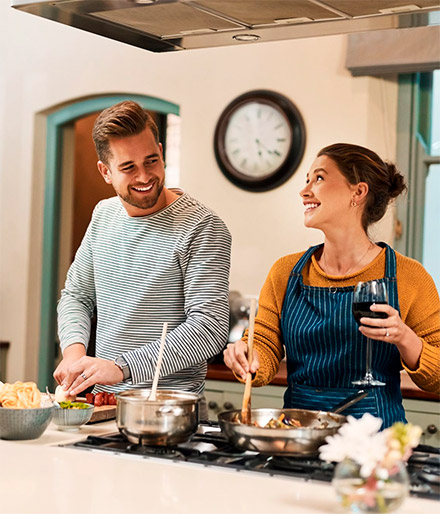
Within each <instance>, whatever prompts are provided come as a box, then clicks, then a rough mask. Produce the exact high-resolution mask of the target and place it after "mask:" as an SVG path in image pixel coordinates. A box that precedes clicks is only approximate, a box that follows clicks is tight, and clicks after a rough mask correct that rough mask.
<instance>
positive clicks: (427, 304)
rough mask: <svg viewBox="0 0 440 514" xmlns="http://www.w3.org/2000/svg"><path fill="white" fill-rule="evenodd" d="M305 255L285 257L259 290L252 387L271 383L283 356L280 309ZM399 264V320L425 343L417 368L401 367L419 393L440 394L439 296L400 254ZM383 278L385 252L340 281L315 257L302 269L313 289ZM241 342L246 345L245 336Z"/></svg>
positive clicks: (412, 262) (430, 282) (423, 272)
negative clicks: (294, 270)
mask: <svg viewBox="0 0 440 514" xmlns="http://www.w3.org/2000/svg"><path fill="white" fill-rule="evenodd" d="M303 254H304V252H301V253H295V254H292V255H287V256H286V257H282V258H281V259H279V260H278V261H276V262H275V264H274V265H273V266H272V268H271V270H270V272H269V275H268V277H267V279H266V281H265V283H264V285H263V288H262V290H261V293H260V299H259V307H258V313H257V317H256V319H255V332H254V349H255V350H256V351H257V352H258V356H259V359H260V368H259V370H258V372H257V374H256V376H255V378H254V380H253V386H257V387H258V386H263V385H266V384H268V383H269V382H270V381H271V380H272V379H273V377H274V376H275V374H276V373H277V371H278V367H279V363H280V361H281V360H282V359H283V357H284V346H283V338H282V334H281V327H280V320H281V310H282V307H283V302H284V296H285V293H286V289H287V282H288V279H289V274H290V272H291V270H292V268H293V267H294V266H295V264H296V263H297V262H298V260H299V259H300V257H301V256H302V255H303ZM396 260H397V263H396V264H397V290H398V295H399V306H400V315H401V318H402V320H403V321H404V322H405V323H406V324H407V325H408V326H409V327H410V328H411V329H412V330H413V331H414V332H415V333H416V334H417V335H418V336H419V338H420V339H421V341H422V343H423V348H422V353H421V355H420V361H419V367H418V368H417V369H416V370H411V369H408V368H407V367H406V366H405V363H404V362H402V366H403V367H404V368H405V370H406V371H407V372H408V374H409V376H410V377H411V378H412V380H413V382H414V383H415V384H417V385H418V386H419V387H420V388H421V389H424V390H425V391H430V392H440V300H439V295H438V292H437V289H436V287H435V284H434V281H433V280H432V278H431V276H430V275H429V274H428V273H427V271H426V270H425V269H424V268H423V266H422V265H421V264H420V263H419V262H417V261H415V260H413V259H410V258H408V257H405V256H403V255H401V254H399V253H397V252H396ZM384 274H385V249H383V250H382V252H380V253H379V255H378V256H377V257H376V258H375V259H374V260H373V261H372V262H371V263H370V264H368V265H367V266H366V267H365V268H363V269H362V270H360V271H358V272H357V273H355V274H351V275H347V276H341V277H334V276H329V275H326V274H325V273H324V272H323V271H322V270H321V268H320V267H319V265H318V263H317V261H316V258H315V255H313V256H312V258H311V260H310V261H309V262H308V263H307V264H306V265H305V267H304V269H303V281H304V284H306V285H310V286H314V287H330V286H333V287H346V286H354V285H355V284H356V283H357V282H359V281H367V280H374V279H377V278H382V277H383V276H384ZM243 339H244V340H245V341H247V331H246V333H245V335H244V337H243Z"/></svg>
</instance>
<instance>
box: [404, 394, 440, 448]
mask: <svg viewBox="0 0 440 514" xmlns="http://www.w3.org/2000/svg"><path fill="white" fill-rule="evenodd" d="M403 406H404V407H405V412H406V419H407V420H408V422H409V423H413V424H414V425H419V426H421V427H422V429H423V435H422V438H421V440H420V442H421V443H423V444H429V445H430V446H436V447H439V446H440V403H439V402H436V401H427V400H413V399H409V398H408V399H404V400H403Z"/></svg>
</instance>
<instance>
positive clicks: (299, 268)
mask: <svg viewBox="0 0 440 514" xmlns="http://www.w3.org/2000/svg"><path fill="white" fill-rule="evenodd" d="M323 246H324V244H322V243H321V244H319V245H315V246H311V247H310V248H309V249H308V250H307V251H306V252H305V253H304V255H303V256H302V257H301V258H300V260H299V261H298V262H297V263H296V264H295V266H294V267H293V269H292V271H291V272H290V274H291V275H300V274H301V273H302V270H303V268H304V266H305V265H306V263H307V261H308V260H309V259H310V257H311V256H312V254H313V253H314V252H315V251H316V250H317V249H318V248H322V247H323Z"/></svg>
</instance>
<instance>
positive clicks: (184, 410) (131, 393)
mask: <svg viewBox="0 0 440 514" xmlns="http://www.w3.org/2000/svg"><path fill="white" fill-rule="evenodd" d="M150 393H151V391H150V390H149V389H131V390H128V391H124V392H122V393H119V394H118V395H117V396H116V399H117V407H116V424H117V426H118V428H119V431H120V432H121V433H122V434H123V435H124V436H125V437H126V438H127V439H128V440H129V441H130V442H132V443H135V444H144V445H152V446H153V445H154V446H173V445H176V444H178V443H181V442H183V441H186V440H187V439H189V438H190V437H191V435H192V434H193V433H194V432H195V431H196V430H197V424H198V420H199V402H200V400H201V399H202V397H201V396H200V395H197V394H194V393H187V392H182V391H165V390H162V391H157V400H156V401H154V402H150V401H149V400H148V398H149V396H150Z"/></svg>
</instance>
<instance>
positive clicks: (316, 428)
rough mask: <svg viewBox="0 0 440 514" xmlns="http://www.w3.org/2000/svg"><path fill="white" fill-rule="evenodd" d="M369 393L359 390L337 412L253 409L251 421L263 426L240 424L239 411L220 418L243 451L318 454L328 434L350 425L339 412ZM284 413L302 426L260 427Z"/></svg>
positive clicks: (274, 453)
mask: <svg viewBox="0 0 440 514" xmlns="http://www.w3.org/2000/svg"><path fill="white" fill-rule="evenodd" d="M367 394H368V392H366V391H363V390H361V391H358V392H357V393H355V394H354V395H352V396H350V397H349V398H347V399H346V400H344V401H343V402H341V403H340V404H339V405H338V406H337V407H335V408H334V410H333V412H327V411H313V410H305V409H252V410H251V419H252V421H256V422H257V423H258V425H260V426H259V427H256V426H253V425H244V424H242V423H240V422H239V421H237V419H240V418H241V411H239V410H233V411H229V412H222V413H221V414H219V415H218V420H219V423H220V427H221V429H222V432H223V433H224V434H225V436H226V437H227V438H228V440H229V441H230V442H231V443H232V444H233V445H234V446H235V447H237V448H239V449H241V450H252V451H257V452H259V453H269V454H271V455H277V454H281V455H314V454H316V453H317V451H318V448H319V447H320V446H321V445H322V444H323V443H324V442H325V438H326V437H327V436H328V435H334V434H335V433H336V432H337V431H338V430H339V428H340V427H341V425H342V424H343V423H345V422H346V417H345V416H343V415H341V414H337V413H336V412H341V411H343V410H344V409H346V408H348V407H349V406H351V405H353V404H354V403H356V402H358V401H359V400H361V399H362V398H365V396H367ZM281 414H285V416H286V418H290V419H291V418H293V419H296V420H298V421H299V422H300V423H301V425H302V427H301V428H291V429H276V428H260V427H264V425H266V423H268V422H269V421H270V420H271V419H272V418H278V417H279V416H280V415H281Z"/></svg>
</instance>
